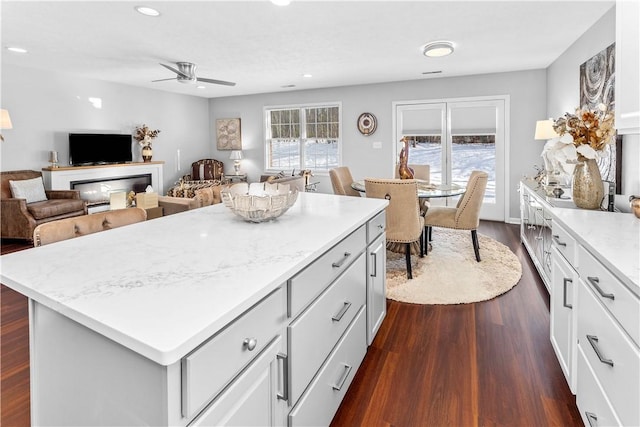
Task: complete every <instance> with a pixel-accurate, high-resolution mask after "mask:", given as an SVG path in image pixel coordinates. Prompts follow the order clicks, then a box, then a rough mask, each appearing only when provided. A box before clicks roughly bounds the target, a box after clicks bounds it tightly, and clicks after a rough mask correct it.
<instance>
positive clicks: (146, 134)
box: [133, 125, 160, 146]
mask: <svg viewBox="0 0 640 427" xmlns="http://www.w3.org/2000/svg"><path fill="white" fill-rule="evenodd" d="M159 133H160V129H156V130H151V129H149V128H148V127H147V125H142V126H140V127H137V128H136V133H135V135H133V139H135V140H136V141H138V143H139V144H140V145H142V146H145V145H151V142H152V141H153V139H154V138H155V137H157V136H158V134H159Z"/></svg>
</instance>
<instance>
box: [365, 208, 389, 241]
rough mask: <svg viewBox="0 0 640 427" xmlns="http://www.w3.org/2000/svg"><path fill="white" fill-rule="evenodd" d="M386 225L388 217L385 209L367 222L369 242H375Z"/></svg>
mask: <svg viewBox="0 0 640 427" xmlns="http://www.w3.org/2000/svg"><path fill="white" fill-rule="evenodd" d="M386 227H387V217H386V216H385V211H382V212H380V213H379V214H378V215H376V216H375V217H373V219H371V220H369V222H367V243H373V241H374V240H376V238H377V237H378V236H379V235H381V234H382V233H384V230H385V228H386Z"/></svg>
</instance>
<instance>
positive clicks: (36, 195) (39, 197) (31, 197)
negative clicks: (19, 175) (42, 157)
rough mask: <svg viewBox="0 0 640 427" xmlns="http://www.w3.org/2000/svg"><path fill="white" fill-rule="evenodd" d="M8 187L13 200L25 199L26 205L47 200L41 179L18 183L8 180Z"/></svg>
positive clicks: (24, 180)
mask: <svg viewBox="0 0 640 427" xmlns="http://www.w3.org/2000/svg"><path fill="white" fill-rule="evenodd" d="M9 186H10V187H11V195H12V196H13V198H14V199H26V200H27V203H33V202H41V201H43V200H47V195H46V193H45V192H44V183H43V182H42V177H38V178H32V179H22V180H20V181H12V180H9Z"/></svg>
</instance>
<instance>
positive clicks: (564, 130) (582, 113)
mask: <svg viewBox="0 0 640 427" xmlns="http://www.w3.org/2000/svg"><path fill="white" fill-rule="evenodd" d="M553 130H555V131H556V133H558V135H560V136H559V137H558V138H557V141H558V142H561V143H563V144H566V145H567V146H568V147H567V149H565V150H563V152H564V153H565V155H567V158H566V160H568V161H576V160H578V161H584V160H586V159H595V158H597V157H604V156H605V155H606V152H605V149H606V147H607V145H608V144H611V143H612V142H614V141H615V138H614V136H615V134H616V129H615V117H614V113H613V111H611V110H609V108H608V107H607V106H606V105H604V104H599V105H598V106H597V108H595V109H588V108H584V107H583V108H577V109H576V112H575V114H571V113H565V115H564V116H562V117H560V118H558V119H556V120H555V121H554V124H553ZM569 147H572V148H574V149H573V150H571V148H569Z"/></svg>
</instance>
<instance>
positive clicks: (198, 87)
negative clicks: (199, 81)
mask: <svg viewBox="0 0 640 427" xmlns="http://www.w3.org/2000/svg"><path fill="white" fill-rule="evenodd" d="M196 89H206V87H205V86H202V85H199V86H196Z"/></svg>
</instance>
